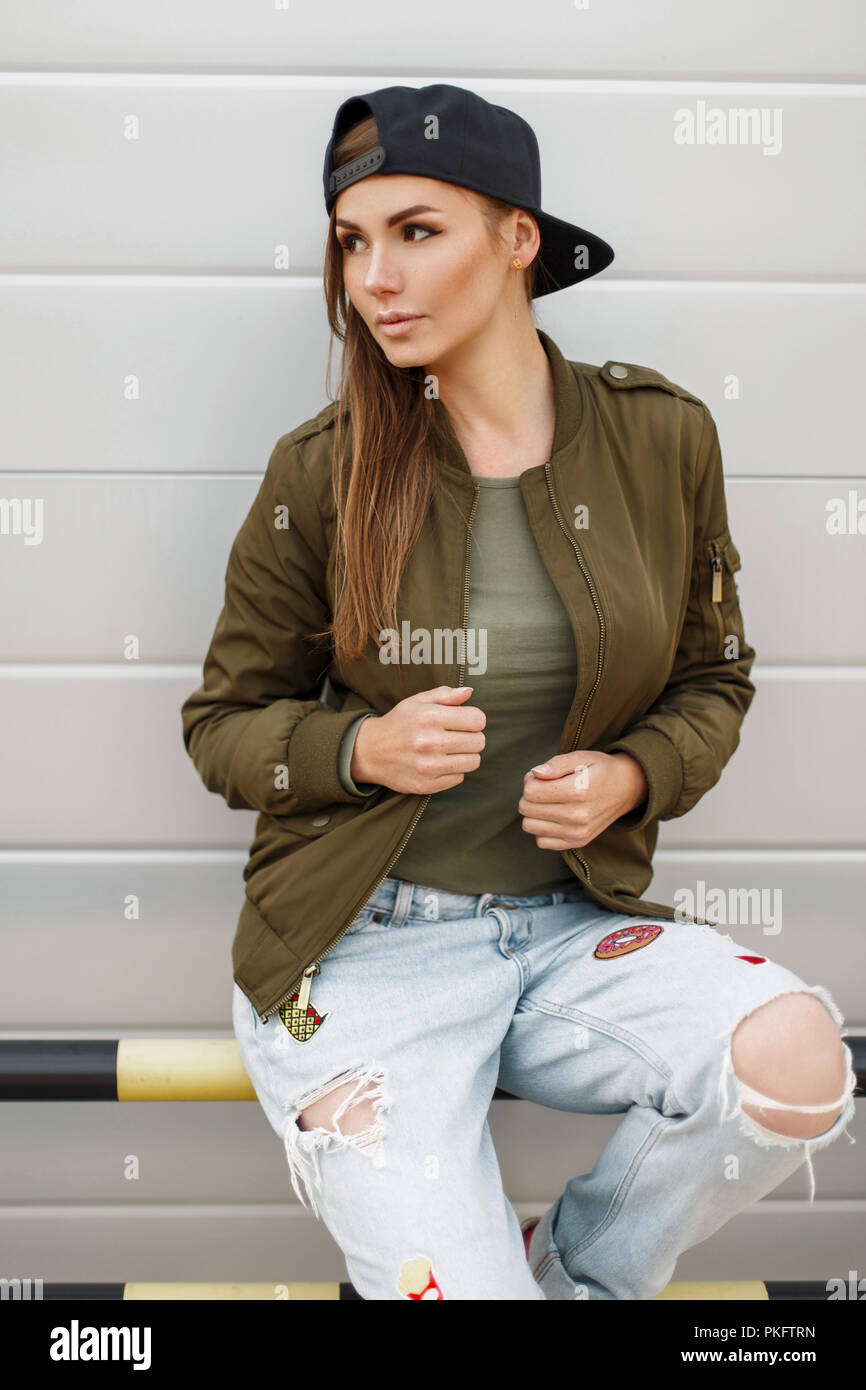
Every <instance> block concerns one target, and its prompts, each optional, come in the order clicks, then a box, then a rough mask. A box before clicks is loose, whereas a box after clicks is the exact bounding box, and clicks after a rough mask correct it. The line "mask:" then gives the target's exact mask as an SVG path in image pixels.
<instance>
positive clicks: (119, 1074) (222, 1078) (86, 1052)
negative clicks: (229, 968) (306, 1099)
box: [0, 1037, 866, 1101]
mask: <svg viewBox="0 0 866 1390" xmlns="http://www.w3.org/2000/svg"><path fill="white" fill-rule="evenodd" d="M845 1042H846V1043H847V1044H848V1045H849V1047H850V1048H851V1053H852V1057H853V1059H854V1070H855V1072H856V1074H857V1089H856V1090H855V1092H854V1094H855V1096H858V1097H862V1096H864V1095H866V1037H847V1038H845ZM493 1098H494V1100H514V1099H516V1097H514V1096H512V1095H511V1094H510V1092H508V1091H502V1090H499V1089H497V1090H496V1091H494V1093H493ZM255 1099H256V1093H255V1091H254V1089H253V1085H252V1082H251V1081H250V1079H249V1077H248V1076H247V1073H246V1070H245V1068H244V1064H243V1061H242V1059H241V1054H240V1049H239V1047H238V1045H237V1042H236V1041H235V1039H234V1038H120V1039H117V1038H113V1039H101V1038H100V1039H88V1040H84V1041H81V1040H69V1041H67V1040H65V1039H63V1038H58V1039H52V1040H50V1041H43V1040H42V1039H23V1040H21V1041H18V1040H0V1100H155V1101H164V1100H255Z"/></svg>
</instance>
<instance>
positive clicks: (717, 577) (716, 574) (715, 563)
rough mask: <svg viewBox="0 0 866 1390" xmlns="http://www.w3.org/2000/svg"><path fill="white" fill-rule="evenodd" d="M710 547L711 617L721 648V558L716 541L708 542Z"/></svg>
mask: <svg viewBox="0 0 866 1390" xmlns="http://www.w3.org/2000/svg"><path fill="white" fill-rule="evenodd" d="M710 546H711V549H712V552H713V554H712V560H711V562H710V563H711V566H712V574H713V593H712V602H713V604H714V605H715V606H714V608H713V616H714V617H715V620H716V638H717V643H718V645H719V646H721V644H722V643H723V641H724V637H725V633H724V624H723V622H722V609H721V602H722V559H721V556H720V555H719V543H718V541H711V542H710Z"/></svg>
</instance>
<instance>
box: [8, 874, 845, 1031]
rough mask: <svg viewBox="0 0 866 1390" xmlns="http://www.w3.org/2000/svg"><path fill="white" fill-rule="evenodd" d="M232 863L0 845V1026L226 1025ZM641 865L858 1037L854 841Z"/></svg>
mask: <svg viewBox="0 0 866 1390" xmlns="http://www.w3.org/2000/svg"><path fill="white" fill-rule="evenodd" d="M245 860H246V855H245V854H244V853H243V852H242V851H238V852H234V853H232V852H230V851H226V852H225V853H224V854H219V853H210V854H208V853H201V854H187V855H184V854H182V853H177V854H166V855H164V856H160V855H158V854H153V855H147V854H143V855H138V854H129V855H124V854H122V853H116V854H108V853H103V854H96V855H93V856H91V855H87V856H84V855H82V856H81V857H80V858H76V854H75V852H74V851H69V852H67V853H65V854H57V855H50V854H47V853H44V852H37V853H35V854H33V855H29V854H27V853H21V854H20V855H18V856H16V854H15V852H14V851H6V852H5V853H3V854H2V855H0V904H2V908H0V959H2V961H3V970H2V971H0V1036H6V1037H34V1038H41V1037H49V1036H58V1035H59V1036H65V1035H66V1032H67V1031H72V1032H74V1033H75V1034H76V1035H81V1036H83V1037H97V1036H99V1037H107V1038H117V1037H142V1036H147V1035H149V1034H151V1033H154V1034H155V1035H156V1036H159V1037H174V1036H178V1037H190V1036H216V1035H221V1036H226V1037H230V1036H232V1018H231V1002H232V1001H231V992H232V988H233V982H232V958H231V944H232V939H233V937H234V932H235V927H236V925H237V919H238V915H239V913H240V910H241V907H242V905H243V901H244V883H243V877H242V869H243V865H244V862H245ZM655 870H656V872H655V876H654V878H653V881H652V883H651V885H650V887H649V888H648V889H647V894H646V896H647V897H648V898H649V899H650V900H651V901H653V902H663V903H670V904H672V905H674V906H676V905H677V904H682V905H684V906H685V907H686V908H687V909H688V907H689V905H691V904H693V905H694V910H695V911H696V912H697V913H699V914H701V915H704V916H706V915H708V911H707V908H706V907H705V906H704V904H709V903H710V902H713V903H714V904H716V920H717V921H718V923H719V928H718V929H719V930H720V931H721V932H723V933H724V934H727V935H729V936H731V937H732V938H733V940H735V941H737V942H738V943H740V944H742V945H743V946H744V947H745V948H746V949H747V950H749V951H751V952H754V953H756V954H759V955H766V956H768V957H769V958H770V959H771V960H773V961H778V962H779V964H781V965H785V966H787V968H788V969H789V970H793V971H794V973H795V974H797V975H799V976H800V978H801V979H802V980H804V981H805V983H806V984H810V985H812V984H823V985H824V986H825V987H826V988H827V989H829V990H830V993H831V994H832V996H833V998H834V999H835V1001H836V1003H837V1005H838V1007H839V1008H840V1009H841V1011H842V1014H843V1016H844V1018H845V1026H846V1027H848V1028H849V1030H850V1031H851V1032H854V1033H856V1032H860V1031H862V1032H863V1033H864V1034H866V951H864V949H863V903H864V900H866V852H862V853H861V854H848V855H845V854H833V853H832V852H824V853H815V852H813V853H804V854H802V855H800V856H797V855H794V854H781V855H775V856H774V855H773V854H772V853H765V854H761V853H757V852H752V853H748V852H745V851H743V852H741V853H740V854H739V855H735V854H727V853H725V852H724V851H720V850H715V851H706V852H703V853H702V852H700V851H688V852H684V851H681V852H679V853H677V852H668V851H665V850H659V851H657V853H656V857H655ZM131 895H134V896H135V899H136V911H137V913H138V916H137V917H135V918H132V919H130V918H129V917H128V916H127V915H126V905H127V901H128V899H129V898H130V896H131ZM701 895H703V896H701ZM713 895H714V896H713ZM719 895H721V896H719ZM288 983H291V982H290V981H289V982H287V984H288ZM861 1023H862V1028H861V1027H860V1026H859V1025H860V1024H861Z"/></svg>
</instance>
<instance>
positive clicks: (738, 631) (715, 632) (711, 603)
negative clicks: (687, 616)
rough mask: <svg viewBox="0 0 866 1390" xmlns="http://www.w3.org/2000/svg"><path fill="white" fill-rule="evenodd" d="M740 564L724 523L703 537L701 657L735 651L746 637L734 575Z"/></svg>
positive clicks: (707, 658)
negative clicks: (711, 533)
mask: <svg viewBox="0 0 866 1390" xmlns="http://www.w3.org/2000/svg"><path fill="white" fill-rule="evenodd" d="M741 567H742V561H741V560H740V554H739V551H738V550H737V547H736V546H735V545H734V542H733V540H732V539H731V533H730V531H729V530H728V527H727V526H725V528H724V530H723V531H721V532H720V533H719V534H718V535H717V536H714V537H713V538H712V539H711V540H708V541H704V569H705V580H706V587H707V590H708V592H707V593H706V594H705V596H704V604H703V609H704V614H705V616H706V621H705V623H704V661H705V662H712V661H718V659H719V657H720V656H721V657H730V656H735V655H738V654H739V650H740V647H741V645H742V643H743V642H745V640H746V634H745V632H744V631H743V619H742V614H741V612H740V602H739V594H738V592H737V585H736V580H735V579H734V575H735V574H736V572H737V570H738V569H740V568H741Z"/></svg>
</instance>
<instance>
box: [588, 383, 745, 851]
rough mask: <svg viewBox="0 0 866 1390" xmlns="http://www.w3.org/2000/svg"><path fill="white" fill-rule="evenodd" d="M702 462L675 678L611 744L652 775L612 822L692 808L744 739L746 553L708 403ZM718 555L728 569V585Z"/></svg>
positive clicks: (629, 824) (640, 823)
mask: <svg viewBox="0 0 866 1390" xmlns="http://www.w3.org/2000/svg"><path fill="white" fill-rule="evenodd" d="M702 408H703V411H704V422H703V430H702V433H701V441H700V445H699V448H698V456H697V461H696V467H695V501H694V548H693V564H692V575H691V584H690V591H689V598H688V604H687V607H686V613H685V618H684V621H683V628H682V632H681V635H680V640H679V644H678V647H677V652H676V656H675V658H674V664H673V667H672V670H671V673H670V676H669V679H668V682H667V684H666V686H665V688H664V690H663V691H662V692H661V694H660V695H659V696H658V698H657V699H656V700H655V702H654V703H653V704H652V705H651V706H650V708H649V709H648V710H647V711H646V712H645V713H644V714H643V715H642V717H641V718H640V719H638V720H637V721H636V722H635V723H633V724H631V725H630V726H629V727H628V729H626V730H625V731H624V733H623V734H622V735H621V736H620V737H619V738H617V739H616V740H615V741H614V742H613V743H610V744H608V745H607V746H606V747H605V748H604V752H606V753H618V752H623V753H630V754H631V755H632V757H633V758H636V759H637V761H638V762H639V763H640V765H641V767H642V768H643V770H644V773H645V774H646V779H647V783H648V785H649V795H648V797H647V799H646V800H645V801H644V802H643V803H642V804H641V805H640V806H637V807H635V809H634V810H633V811H631V812H629V813H628V814H627V815H625V816H621V817H620V818H619V819H618V820H617V821H615V822H614V824H615V825H618V826H623V827H624V828H626V829H630V830H633V829H642V828H643V827H644V826H645V825H647V824H648V823H649V822H650V821H653V820H656V819H657V820H673V819H674V818H676V817H677V816H682V815H685V813H686V812H687V811H690V810H691V808H692V807H693V806H694V805H695V804H696V802H697V801H699V800H700V798H701V797H702V796H703V795H704V793H705V792H707V791H709V789H710V788H711V787H712V786H714V785H715V783H716V782H717V781H718V780H719V778H720V777H721V775H722V771H723V769H724V767H725V764H726V763H727V761H728V759H729V758H730V757H731V755H732V753H733V752H734V750H735V749H736V747H737V745H738V743H739V741H740V726H741V724H742V722H743V718H744V717H745V714H746V711H747V710H748V708H749V706H750V704H751V703H752V699H753V697H754V694H755V687H754V685H753V684H752V682H751V681H750V680H749V672H750V671H751V668H752V663H753V661H754V659H755V650H754V648H753V647H751V646H749V644H748V643H747V642H746V638H745V633H744V631H743V618H742V613H741V611H740V604H739V598H738V594H737V588H736V584H735V581H734V573H735V571H736V570H738V569H739V568H740V557H739V554H738V553H737V549H736V546H735V545H734V542H733V539H732V537H731V533H730V530H729V526H728V515H727V504H726V500H725V484H724V474H723V470H722V455H721V450H720V447H719V438H718V431H717V429H716V425H715V421H714V420H713V418H712V415H711V414H710V412H709V410H708V409H707V407H706V406H705V405H703V406H702ZM714 564H715V568H716V569H717V570H720V574H721V592H720V597H719V589H718V585H719V580H718V579H716V586H717V588H716V599H717V601H714V599H713V577H714Z"/></svg>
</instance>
